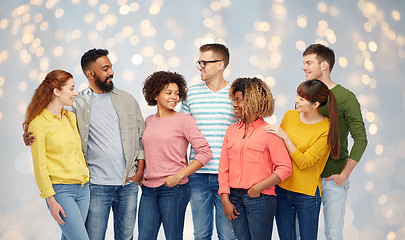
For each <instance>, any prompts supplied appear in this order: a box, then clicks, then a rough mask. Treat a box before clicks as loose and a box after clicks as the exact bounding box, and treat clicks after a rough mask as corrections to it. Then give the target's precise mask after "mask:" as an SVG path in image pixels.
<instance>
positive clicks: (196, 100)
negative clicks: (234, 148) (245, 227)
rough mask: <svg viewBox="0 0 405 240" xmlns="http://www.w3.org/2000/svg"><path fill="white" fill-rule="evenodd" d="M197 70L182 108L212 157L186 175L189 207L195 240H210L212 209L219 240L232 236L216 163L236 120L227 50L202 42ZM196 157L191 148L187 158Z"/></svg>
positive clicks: (216, 44)
mask: <svg viewBox="0 0 405 240" xmlns="http://www.w3.org/2000/svg"><path fill="white" fill-rule="evenodd" d="M200 53H201V54H200V57H199V58H198V61H197V63H196V64H197V69H198V70H199V71H200V73H201V80H202V82H201V83H198V84H196V85H193V86H191V87H190V88H189V89H188V93H187V100H186V101H184V102H183V103H182V106H181V111H182V112H184V113H188V114H190V115H191V116H193V117H194V119H195V120H196V122H197V125H198V127H199V129H200V130H201V132H202V133H203V135H204V137H205V139H206V140H207V141H208V143H209V144H210V146H211V150H212V154H213V157H212V159H211V160H210V161H209V162H208V163H207V164H205V165H204V166H203V167H202V168H201V169H200V170H198V171H197V172H196V173H194V174H192V175H190V176H189V182H190V187H191V198H190V204H191V210H192V215H193V224H194V238H195V239H196V240H202V239H211V237H212V231H213V219H214V213H213V212H214V211H213V210H214V209H215V224H216V229H217V233H218V238H219V239H225V240H229V239H235V236H234V234H233V231H232V224H231V221H230V220H229V219H228V218H227V217H226V216H225V214H224V212H223V209H222V201H221V197H220V196H219V194H218V189H219V185H218V166H219V158H220V155H221V149H222V142H223V140H224V136H225V132H226V129H227V128H228V126H229V125H231V124H233V123H235V122H236V117H235V116H234V114H233V110H232V102H231V100H230V99H229V96H228V90H229V87H230V85H231V84H230V83H229V82H227V81H225V79H224V76H223V74H224V70H225V68H226V67H227V66H228V63H229V50H228V48H227V47H225V46H224V45H222V44H218V43H214V44H205V45H203V46H201V47H200ZM194 157H195V151H194V149H193V148H191V152H190V161H192V160H193V159H194Z"/></svg>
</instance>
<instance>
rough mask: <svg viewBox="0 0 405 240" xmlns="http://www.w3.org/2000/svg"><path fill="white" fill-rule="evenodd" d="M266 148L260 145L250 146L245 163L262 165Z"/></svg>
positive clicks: (247, 149)
mask: <svg viewBox="0 0 405 240" xmlns="http://www.w3.org/2000/svg"><path fill="white" fill-rule="evenodd" d="M264 149H265V146H264V145H260V144H249V145H247V146H246V150H245V151H246V153H245V154H243V157H244V159H243V161H246V162H252V163H261V162H262V159H263V152H264Z"/></svg>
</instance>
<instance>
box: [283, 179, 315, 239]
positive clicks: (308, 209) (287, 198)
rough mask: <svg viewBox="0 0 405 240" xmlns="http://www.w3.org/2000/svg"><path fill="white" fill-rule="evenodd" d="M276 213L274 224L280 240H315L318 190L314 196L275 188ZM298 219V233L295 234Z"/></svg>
mask: <svg viewBox="0 0 405 240" xmlns="http://www.w3.org/2000/svg"><path fill="white" fill-rule="evenodd" d="M276 194H277V212H276V223H277V230H278V235H279V237H280V239H281V240H289V239H297V235H299V236H300V238H301V239H302V240H313V239H317V235H318V222H319V212H320V209H321V197H320V195H319V189H317V190H316V193H315V196H310V195H306V194H302V193H297V192H292V191H288V190H286V189H283V188H281V187H279V186H276ZM296 219H298V225H299V226H298V229H299V233H297V232H296V229H297V227H296V224H297V221H296Z"/></svg>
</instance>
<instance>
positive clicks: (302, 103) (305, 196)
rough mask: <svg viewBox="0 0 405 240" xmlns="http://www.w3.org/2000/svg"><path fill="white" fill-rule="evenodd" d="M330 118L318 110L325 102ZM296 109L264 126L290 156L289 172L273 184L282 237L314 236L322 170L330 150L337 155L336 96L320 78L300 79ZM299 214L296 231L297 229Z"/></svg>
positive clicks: (278, 225) (303, 239) (312, 237)
mask: <svg viewBox="0 0 405 240" xmlns="http://www.w3.org/2000/svg"><path fill="white" fill-rule="evenodd" d="M328 98H329V119H328V118H325V117H324V116H322V115H321V113H320V112H319V108H320V107H322V106H324V105H325V104H326V103H327V102H328ZM295 107H296V109H294V110H290V111H288V112H287V113H286V114H285V115H284V117H283V120H282V121H281V125H280V126H274V125H268V126H266V127H265V129H266V130H267V131H268V132H270V133H274V134H276V135H278V136H279V137H280V138H281V139H283V140H284V143H285V145H286V147H287V150H288V152H289V154H290V157H291V160H292V169H293V170H292V174H291V176H290V177H289V178H287V179H286V180H284V181H283V182H281V183H279V184H278V186H276V194H277V212H276V223H277V229H278V234H279V236H280V239H281V240H284V239H297V235H300V236H301V239H302V240H306V239H317V233H318V219H319V211H320V207H321V196H320V192H321V173H322V171H323V168H324V167H325V164H326V161H327V160H328V157H329V153H331V155H332V156H333V157H338V156H339V149H340V146H339V144H340V141H339V125H338V116H337V108H336V100H335V96H334V95H333V93H332V92H331V91H330V90H329V89H328V87H327V86H326V85H325V84H324V83H322V82H321V81H319V80H316V79H314V80H308V81H305V82H303V83H301V84H300V85H299V86H298V89H297V97H296V99H295ZM296 218H298V228H299V233H297V232H296V226H295V224H296Z"/></svg>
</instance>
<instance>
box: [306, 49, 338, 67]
mask: <svg viewBox="0 0 405 240" xmlns="http://www.w3.org/2000/svg"><path fill="white" fill-rule="evenodd" d="M313 53H315V54H316V60H318V62H319V63H321V62H323V61H326V62H327V63H328V64H329V71H330V72H332V68H333V65H334V64H335V53H334V52H333V50H332V49H330V48H328V47H327V46H325V45H322V44H319V43H316V44H311V45H309V47H307V49H305V51H304V53H303V54H302V56H304V57H305V56H306V55H309V54H313Z"/></svg>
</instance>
